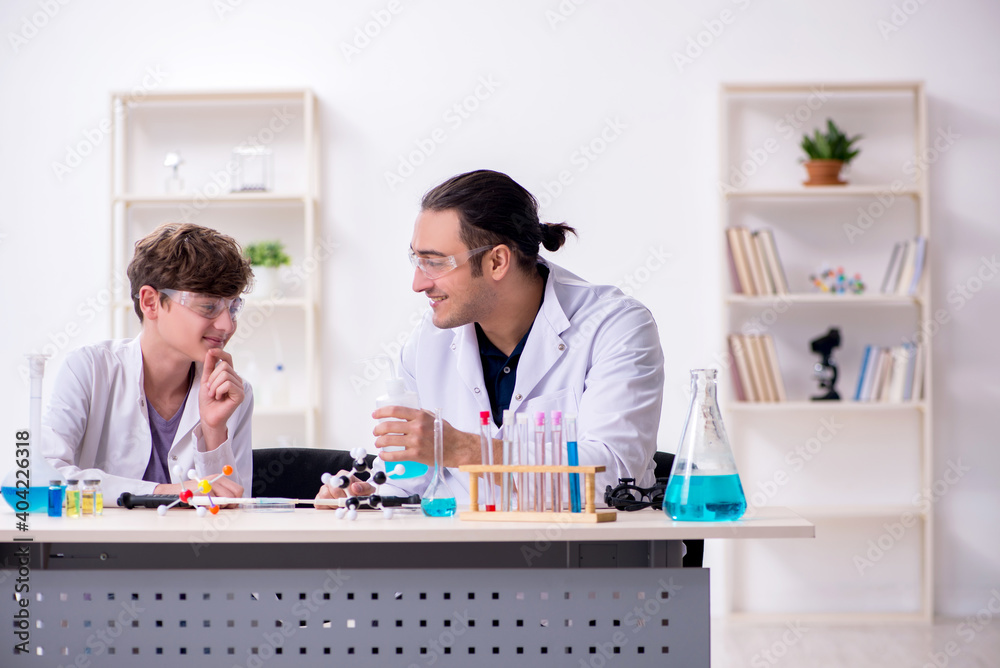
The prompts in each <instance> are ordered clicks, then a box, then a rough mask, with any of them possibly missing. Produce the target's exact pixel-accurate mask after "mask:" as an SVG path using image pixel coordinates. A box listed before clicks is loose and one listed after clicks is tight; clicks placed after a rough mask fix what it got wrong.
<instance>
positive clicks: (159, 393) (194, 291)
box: [42, 223, 253, 503]
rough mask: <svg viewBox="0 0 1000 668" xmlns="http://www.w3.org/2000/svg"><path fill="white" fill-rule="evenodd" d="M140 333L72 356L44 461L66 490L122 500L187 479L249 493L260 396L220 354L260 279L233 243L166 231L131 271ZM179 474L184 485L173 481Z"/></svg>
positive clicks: (225, 491)
mask: <svg viewBox="0 0 1000 668" xmlns="http://www.w3.org/2000/svg"><path fill="white" fill-rule="evenodd" d="M127 273H128V278H129V282H130V284H131V297H132V302H133V307H134V309H135V313H136V315H137V316H138V318H139V321H140V323H142V331H141V333H140V334H139V336H137V337H136V338H134V339H128V340H112V341H102V342H100V343H96V344H94V345H89V346H84V347H82V348H79V349H77V350H74V351H73V352H71V353H69V354H68V355H67V357H66V360H65V362H64V364H63V365H62V367H61V369H60V371H59V374H58V375H57V377H56V383H55V386H54V391H53V396H52V399H51V401H50V403H49V406H48V410H47V412H46V414H45V417H44V419H43V429H42V432H43V438H42V449H43V451H44V452H45V455H46V457H47V458H48V461H49V463H51V464H52V465H53V466H55V467H56V468H57V469H59V471H60V472H61V473H62V474H63V475H64V476H65V477H66V478H67V479H71V478H76V479H78V480H81V481H82V480H85V479H89V478H98V479H101V480H102V488H103V491H104V494H105V495H106V496H107V497H108V500H109V502H110V503H114V501H113V500H116V499H117V498H118V496H119V495H120V494H121V493H122V492H132V493H136V494H178V493H179V492H180V491H181V489H183V488H188V489H193V488H194V485H195V482H194V481H191V480H188V479H187V472H188V471H189V470H190V469H194V470H195V471H196V472H197V474H198V475H199V477H208V476H211V475H213V474H218V473H222V471H223V467H225V466H227V465H228V466H231V467H232V468H233V473H232V474H231V475H230V476H228V477H221V478H219V479H218V480H216V481H215V482H214V483H213V484H212V493H213V495H217V496H221V497H240V496H242V495H243V490H244V489H250V485H251V475H252V467H253V464H252V451H251V433H250V418H251V415H252V413H253V394H252V391H251V388H250V385H249V383H247V382H245V381H244V380H242V379H241V378H240V377H239V375H238V374H237V373H236V370H235V369H234V368H233V359H232V356H231V355H230V354H229V353H227V352H225V350H224V348H225V345H226V343H227V342H228V341H229V339H230V338H231V337H232V336H233V333H234V332H235V331H236V320H237V318H238V316H239V314H240V310H241V309H242V306H243V300H242V298H241V296H240V295H241V294H242V293H243V292H244V291H245V290H246V289H247V288H248V287H249V285H250V283H251V281H252V278H253V273H252V271H251V269H250V263H249V261H248V260H247V259H246V258H245V257H244V256H243V254H242V252H241V250H240V247H239V245H238V244H237V243H236V241H235V240H233V239H232V238H231V237H228V236H226V235H223V234H220V233H219V232H216V231H215V230H211V229H208V228H205V227H201V226H198V225H192V224H176V223H168V224H165V225H161V226H160V227H158V228H157V229H156V230H154V231H153V232H152V233H151V234H150V235H149V236H147V237H145V238H143V239H141V240H140V241H139V242H137V243H136V245H135V255H134V257H133V258H132V261H131V262H130V263H129V266H128V271H127ZM178 467H179V470H180V472H181V474H180V475H177V473H176V472H175V469H177V468H178Z"/></svg>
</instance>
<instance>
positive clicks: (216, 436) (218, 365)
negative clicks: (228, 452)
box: [198, 348, 244, 450]
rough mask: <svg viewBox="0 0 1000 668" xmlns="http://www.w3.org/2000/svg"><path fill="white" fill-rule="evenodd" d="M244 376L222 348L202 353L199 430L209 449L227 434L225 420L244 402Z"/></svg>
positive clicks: (222, 440)
mask: <svg viewBox="0 0 1000 668" xmlns="http://www.w3.org/2000/svg"><path fill="white" fill-rule="evenodd" d="M243 398H244V392H243V380H242V379H241V378H240V377H239V376H238V375H237V374H236V371H235V370H234V369H233V356H232V355H230V354H229V353H227V352H225V351H224V350H222V349H221V348H212V349H211V350H209V351H208V352H207V353H205V367H204V369H203V370H202V374H201V382H200V383H199V388H198V410H199V412H200V415H201V432H202V436H203V437H204V438H205V444H206V446H207V447H208V449H209V450H215V449H216V448H217V447H219V446H220V445H222V444H223V443H224V442H225V441H226V439H227V438H229V429H228V427H227V426H226V421H227V420H229V418H230V417H232V415H233V413H234V412H235V411H236V407H237V406H239V405H240V404H241V403H243Z"/></svg>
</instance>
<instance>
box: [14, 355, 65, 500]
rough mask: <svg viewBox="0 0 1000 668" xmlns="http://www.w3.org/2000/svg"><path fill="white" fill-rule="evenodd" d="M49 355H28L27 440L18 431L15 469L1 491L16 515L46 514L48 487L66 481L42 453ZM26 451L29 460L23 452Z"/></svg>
mask: <svg viewBox="0 0 1000 668" xmlns="http://www.w3.org/2000/svg"><path fill="white" fill-rule="evenodd" d="M48 357H49V356H48V355H27V358H28V369H29V373H30V378H31V404H30V405H29V410H30V413H29V423H28V424H29V427H30V429H29V432H28V434H27V435H28V436H30V440H28V441H25V440H24V436H25V434H23V432H21V431H18V432H17V434H16V437H17V449H16V451H15V457H14V465H15V466H14V468H12V469H11V470H10V472H9V473H7V475H6V476H4V478H3V483H2V485H0V491H2V493H3V498H4V500H5V501H6V502H7V503H8V504H9V505H10V507H11V508H13V509H14V510H16V511H17V512H25V511H27V512H29V513H45V512H48V507H49V486H50V485H51V482H52V481H53V480H59V481H62V482H61V484H65V478H63V475H62V474H61V473H59V471H57V470H56V469H55V467H53V466H52V465H51V464H49V462H48V460H46V459H45V454H44V452H43V451H42V377H43V376H44V374H45V360H46V359H48ZM25 450H27V451H28V456H27V457H25V456H24V454H23V452H24V451H25Z"/></svg>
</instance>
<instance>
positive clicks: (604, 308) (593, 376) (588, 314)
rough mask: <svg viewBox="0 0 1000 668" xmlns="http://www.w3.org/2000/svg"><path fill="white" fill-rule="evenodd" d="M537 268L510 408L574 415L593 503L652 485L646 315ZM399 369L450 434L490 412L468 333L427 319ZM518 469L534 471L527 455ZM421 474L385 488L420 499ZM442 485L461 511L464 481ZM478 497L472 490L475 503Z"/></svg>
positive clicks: (554, 270)
mask: <svg viewBox="0 0 1000 668" xmlns="http://www.w3.org/2000/svg"><path fill="white" fill-rule="evenodd" d="M545 264H546V266H548V267H549V270H550V271H549V277H548V280H547V281H546V285H545V298H544V300H543V301H542V307H541V309H540V310H539V312H538V315H537V316H536V317H535V322H534V325H532V327H531V332H530V333H529V335H528V340H527V341H526V342H525V346H524V351H523V352H522V353H521V358H520V361H519V362H518V365H517V378H516V381H515V385H514V394H513V396H512V398H511V403H510V410H512V411H515V413H520V414H524V413H527V414H528V415H529V418H530V417H533V416H534V414H535V413H536V412H537V411H545V412H546V413H547V414H550V412H551V411H553V410H560V411H562V412H563V414H564V415H565V414H567V413H575V414H577V416H578V418H577V426H578V448H579V455H580V464H581V465H603V466H605V467H607V468H606V472H605V473H603V474H598V475H597V479H596V496H597V499H596V501H597V503H598V505H602V504H603V500H604V488H605V486H606V485H612V486H615V485H616V484H617V483H618V479H619V478H635V480H636V483H637V484H639V485H641V486H649V485H652V484H653V482H654V476H653V469H654V465H653V453H654V452H655V451H656V434H657V430H658V428H659V423H660V408H661V405H662V402H663V351H662V349H661V348H660V336H659V332H658V331H657V328H656V323H655V322H654V320H653V316H652V314H650V312H649V310H648V309H647V308H646V307H645V306H643V305H642V304H640V303H639V302H637V301H636V300H634V299H632V298H630V297H627V296H626V295H624V294H623V293H622V292H621V291H620V290H619V289H618V288H615V287H612V286H599V285H592V284H590V283H587V282H586V281H584V280H583V279H581V278H579V277H577V276H574V275H573V274H571V273H570V272H568V271H566V270H565V269H563V268H561V267H559V266H557V265H555V264H552V263H551V262H545ZM399 368H400V369H401V376H402V377H403V378H405V380H406V383H407V385H408V387H409V389H412V390H416V392H417V394H418V395H419V397H420V406H421V407H422V408H425V409H430V410H433V409H435V408H440V409H441V415H442V418H443V419H444V420H445V421H447V422H448V423H450V424H451V425H452V426H453V427H455V428H457V429H459V430H461V431H465V432H473V433H478V431H479V412H480V411H488V410H490V400H489V394H488V393H487V391H486V386H485V383H484V382H483V366H482V361H481V360H480V356H479V343H478V341H477V339H476V330H475V325H473V324H469V325H464V326H462V327H457V328H455V329H438V328H437V327H435V326H434V324H433V322H432V321H431V317H430V313H428V314H427V315H426V316H425V317H424V319H423V320H422V321H421V322H420V324H418V325H417V327H416V329H415V331H414V332H413V334H412V335H411V336H410V338H409V340H408V341H407V342H406V344H405V345H404V346H403V349H402V351H401V353H400V364H399ZM490 424H491V426H492V425H494V424H495V423H493V422H492V421H491V423H490ZM529 424H531V425H534V421H533V420H529ZM508 428H514V426H513V425H507V424H504V426H503V427H502V428H501V429H500V430H495V432H494V434H493V437H494V438H502V437H503V432H504V430H505V429H508ZM531 430H532V433H533V432H534V426H532V427H531ZM376 461H377V466H378V467H380V468H381V466H382V461H381V459H379V460H376ZM496 463H500V462H496ZM528 463H529V464H533V463H534V452H533V447H532V448H529V462H528ZM564 463H566V462H564ZM431 473H432V471H429V472H428V473H427V475H425V476H421V477H419V478H410V479H405V480H392V487H396V488H398V489H399V491H401V492H403V493H406V494H411V493H414V492H416V493H420V494H423V493H424V491H425V488H426V487H427V485H428V483H429V482H430V477H431ZM445 479H446V480H447V482H448V484H449V486H450V487H451V489H452V492H454V494H455V498H456V500H457V501H458V503H468V501H469V476H468V475H467V474H464V473H460V472H459V471H458V470H457V469H446V471H445ZM393 491H395V490H393ZM581 493H582V489H581ZM484 495H485V490H484V489H483V486H482V485H480V502H481V503H482V502H484V500H485V496H484Z"/></svg>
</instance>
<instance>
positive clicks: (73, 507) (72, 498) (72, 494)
mask: <svg viewBox="0 0 1000 668" xmlns="http://www.w3.org/2000/svg"><path fill="white" fill-rule="evenodd" d="M66 517H80V481H79V480H76V479H72V480H68V481H67V482H66Z"/></svg>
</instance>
